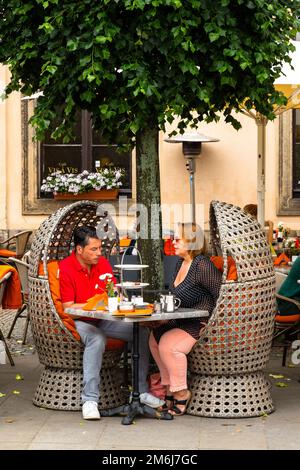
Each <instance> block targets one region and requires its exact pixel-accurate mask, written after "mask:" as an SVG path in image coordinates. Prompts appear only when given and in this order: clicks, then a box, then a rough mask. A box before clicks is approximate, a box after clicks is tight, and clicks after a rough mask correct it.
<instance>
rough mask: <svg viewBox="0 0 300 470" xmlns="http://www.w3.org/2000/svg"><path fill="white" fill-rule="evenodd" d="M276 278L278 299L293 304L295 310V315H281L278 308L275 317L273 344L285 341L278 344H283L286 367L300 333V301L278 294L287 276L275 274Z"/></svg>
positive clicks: (283, 358)
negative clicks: (289, 352)
mask: <svg viewBox="0 0 300 470" xmlns="http://www.w3.org/2000/svg"><path fill="white" fill-rule="evenodd" d="M275 276H276V298H278V299H282V300H285V301H286V302H288V303H290V304H292V306H293V308H294V315H288V316H287V315H280V312H279V311H278V308H276V311H277V314H276V317H275V330H274V336H273V342H274V341H275V340H277V339H278V338H281V337H282V338H283V341H282V342H281V343H279V342H278V341H277V342H276V344H277V345H278V344H281V346H282V347H283V354H282V363H281V365H282V367H285V365H286V358H287V353H288V350H289V348H290V347H291V345H292V342H293V341H294V340H295V339H297V336H298V333H299V332H300V302H299V300H298V301H297V300H295V299H291V298H290V297H286V296H284V295H281V294H278V291H279V289H280V287H281V284H282V283H283V282H284V281H285V279H286V278H287V274H283V273H280V272H275ZM276 307H277V306H276Z"/></svg>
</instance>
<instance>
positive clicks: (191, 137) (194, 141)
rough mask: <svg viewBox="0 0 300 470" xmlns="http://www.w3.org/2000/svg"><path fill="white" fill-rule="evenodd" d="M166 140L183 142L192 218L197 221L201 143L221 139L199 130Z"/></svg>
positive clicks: (166, 140) (174, 142)
mask: <svg viewBox="0 0 300 470" xmlns="http://www.w3.org/2000/svg"><path fill="white" fill-rule="evenodd" d="M164 140H165V142H170V143H171V144H178V143H182V152H183V156H184V158H186V169H187V170H188V172H189V175H190V203H191V219H192V222H194V223H195V222H196V203H195V178H194V174H195V173H196V159H197V158H198V157H199V156H200V153H201V145H202V143H203V142H219V141H220V139H216V138H215V137H209V136H207V135H204V134H199V133H198V132H186V133H185V134H179V135H177V136H175V137H171V138H169V139H164Z"/></svg>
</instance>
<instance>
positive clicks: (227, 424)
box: [221, 424, 236, 426]
mask: <svg viewBox="0 0 300 470" xmlns="http://www.w3.org/2000/svg"><path fill="white" fill-rule="evenodd" d="M221 426H236V425H235V424H221Z"/></svg>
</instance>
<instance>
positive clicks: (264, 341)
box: [188, 201, 276, 418]
mask: <svg viewBox="0 0 300 470" xmlns="http://www.w3.org/2000/svg"><path fill="white" fill-rule="evenodd" d="M210 232H211V234H210V237H211V245H212V250H213V254H214V255H217V256H223V259H224V271H223V278H222V285H221V289H220V294H219V298H218V301H217V305H216V307H215V309H214V311H213V314H212V316H211V317H210V319H209V321H208V324H207V326H206V327H205V329H204V330H203V333H202V335H201V336H200V339H199V341H198V342H197V343H196V345H195V347H194V348H193V350H192V351H191V353H190V354H189V357H188V362H189V366H188V370H189V372H190V385H189V386H190V389H191V391H192V399H191V401H190V403H189V406H188V413H189V414H192V415H197V416H207V417H222V418H224V417H226V418H228V417H230V418H233V417H250V416H259V415H262V414H265V413H271V412H272V411H273V410H274V405H273V402H272V398H271V395H270V384H269V382H268V381H267V379H266V378H265V376H264V373H263V370H264V368H265V367H266V365H267V363H268V360H269V355H270V351H271V344H272V336H273V332H274V321H275V315H274V312H275V311H276V303H275V275H274V269H273V261H272V257H271V254H270V249H269V246H268V243H267V240H266V237H265V234H264V231H263V230H262V229H261V228H260V225H259V224H258V222H257V221H255V220H254V219H253V217H252V216H250V215H247V214H246V213H245V212H244V211H243V210H242V209H240V208H239V207H236V206H233V205H231V204H226V203H223V202H218V201H213V202H212V203H211V207H210ZM227 256H232V257H233V259H234V261H235V263H236V268H237V275H238V279H237V281H227V280H226V273H227Z"/></svg>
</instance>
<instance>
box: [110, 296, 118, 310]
mask: <svg viewBox="0 0 300 470" xmlns="http://www.w3.org/2000/svg"><path fill="white" fill-rule="evenodd" d="M117 310H118V297H108V311H109V313H114V312H116V311H117Z"/></svg>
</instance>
